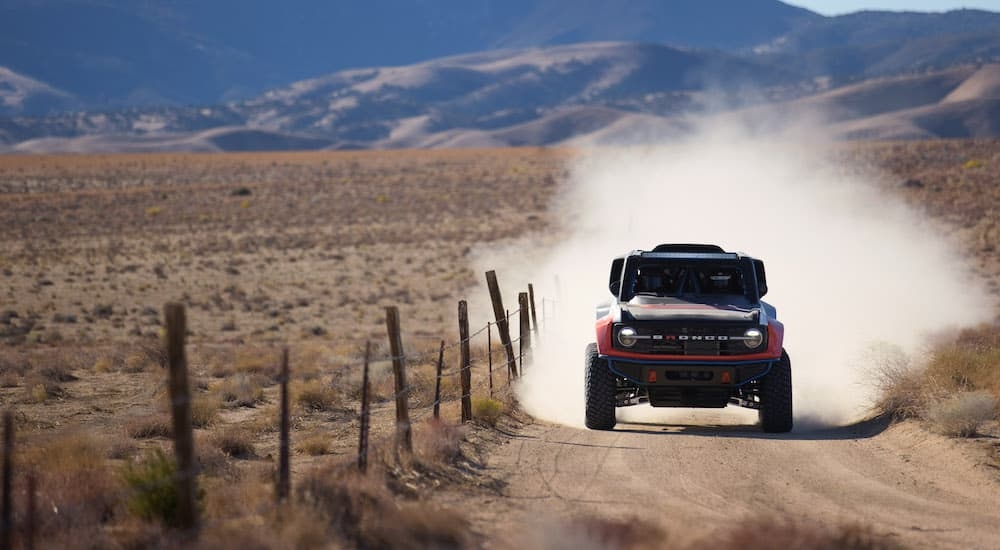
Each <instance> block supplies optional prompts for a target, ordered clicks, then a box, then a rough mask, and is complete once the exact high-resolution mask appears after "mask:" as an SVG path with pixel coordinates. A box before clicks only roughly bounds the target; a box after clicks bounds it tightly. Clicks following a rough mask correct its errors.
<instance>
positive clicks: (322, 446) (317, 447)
mask: <svg viewBox="0 0 1000 550" xmlns="http://www.w3.org/2000/svg"><path fill="white" fill-rule="evenodd" d="M295 449H296V450H297V451H298V452H300V453H305V454H307V455H309V456H320V455H325V454H329V453H330V434H327V433H314V434H310V435H308V436H306V437H305V438H303V439H302V440H300V441H299V442H298V444H296V445H295Z"/></svg>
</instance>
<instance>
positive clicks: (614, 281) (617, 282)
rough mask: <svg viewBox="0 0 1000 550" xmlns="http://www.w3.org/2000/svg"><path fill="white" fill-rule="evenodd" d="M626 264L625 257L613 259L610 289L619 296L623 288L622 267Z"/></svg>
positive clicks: (609, 282) (609, 278) (609, 281)
mask: <svg viewBox="0 0 1000 550" xmlns="http://www.w3.org/2000/svg"><path fill="white" fill-rule="evenodd" d="M624 266H625V258H615V259H614V260H612V261H611V275H610V276H609V277H608V290H610V291H611V293H612V294H614V295H615V296H618V293H619V291H620V290H621V289H622V288H621V287H622V268H623V267H624Z"/></svg>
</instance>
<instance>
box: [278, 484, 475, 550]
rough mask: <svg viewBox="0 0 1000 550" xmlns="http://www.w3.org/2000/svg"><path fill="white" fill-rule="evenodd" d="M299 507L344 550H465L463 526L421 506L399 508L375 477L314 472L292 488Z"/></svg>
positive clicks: (447, 513) (450, 516)
mask: <svg viewBox="0 0 1000 550" xmlns="http://www.w3.org/2000/svg"><path fill="white" fill-rule="evenodd" d="M296 488H297V489H296V493H297V496H298V499H299V501H300V502H302V503H303V504H305V505H306V506H310V507H312V508H314V509H315V510H316V511H317V512H318V513H320V514H322V515H324V516H325V517H326V518H327V520H328V522H329V525H330V529H331V531H332V532H335V533H337V534H339V536H340V537H342V538H343V542H344V543H345V544H346V545H348V546H355V547H362V548H414V549H417V548H464V547H467V546H469V545H470V543H471V541H470V539H469V529H468V522H467V521H466V520H465V519H464V518H462V517H461V516H458V515H457V514H455V513H453V512H450V511H447V510H438V509H434V508H433V507H430V506H428V505H427V504H426V503H419V504H417V503H414V504H404V505H399V504H397V503H396V501H395V499H394V498H393V496H392V494H391V493H390V492H389V490H388V489H387V488H386V486H385V484H384V483H383V482H382V481H381V480H379V478H377V476H368V477H366V476H361V475H358V474H356V473H355V472H354V471H353V470H347V471H345V470H343V469H342V468H341V467H340V466H332V467H327V468H317V469H314V470H313V471H311V472H309V473H307V474H306V475H305V476H303V479H302V481H300V482H299V483H298V484H297V485H296Z"/></svg>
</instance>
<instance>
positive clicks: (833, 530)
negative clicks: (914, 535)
mask: <svg viewBox="0 0 1000 550" xmlns="http://www.w3.org/2000/svg"><path fill="white" fill-rule="evenodd" d="M702 548H704V549H706V550H707V549H709V548H744V549H747V550H770V549H771V548H809V549H814V550H841V549H845V548H850V549H851V550H902V549H903V548H904V546H903V545H902V544H900V543H899V542H897V541H895V540H892V538H890V537H889V536H887V535H880V534H877V533H875V531H874V530H873V529H872V528H871V527H868V526H864V525H859V524H844V525H836V526H829V525H824V524H819V523H812V522H806V521H804V520H793V519H790V518H784V519H783V518H772V517H767V516H763V517H758V518H753V517H751V518H746V519H744V520H742V521H739V522H736V524H735V525H734V526H733V527H729V528H724V529H722V530H720V531H718V532H716V533H714V534H713V535H711V536H709V537H706V538H705V539H702V540H701V541H699V542H696V543H695V544H693V545H692V546H691V549H692V550H701V549H702Z"/></svg>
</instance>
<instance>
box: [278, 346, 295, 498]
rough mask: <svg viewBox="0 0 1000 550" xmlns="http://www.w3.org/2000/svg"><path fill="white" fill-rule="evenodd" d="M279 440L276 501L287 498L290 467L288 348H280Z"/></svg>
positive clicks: (289, 483) (289, 484)
mask: <svg viewBox="0 0 1000 550" xmlns="http://www.w3.org/2000/svg"><path fill="white" fill-rule="evenodd" d="M280 379H281V440H280V441H281V442H280V444H279V446H278V501H279V502H282V501H285V500H288V492H289V490H290V489H291V485H292V482H291V467H290V464H289V457H288V454H289V444H288V443H289V442H288V428H289V426H288V348H287V347H286V348H283V349H282V350H281V378H280Z"/></svg>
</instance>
